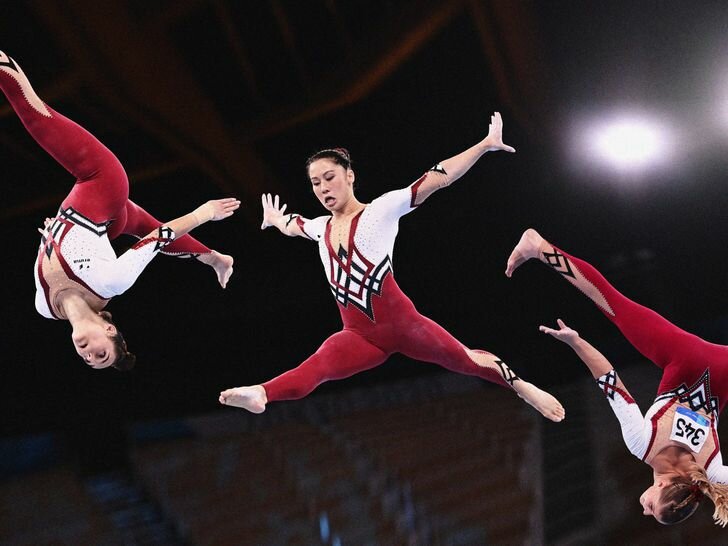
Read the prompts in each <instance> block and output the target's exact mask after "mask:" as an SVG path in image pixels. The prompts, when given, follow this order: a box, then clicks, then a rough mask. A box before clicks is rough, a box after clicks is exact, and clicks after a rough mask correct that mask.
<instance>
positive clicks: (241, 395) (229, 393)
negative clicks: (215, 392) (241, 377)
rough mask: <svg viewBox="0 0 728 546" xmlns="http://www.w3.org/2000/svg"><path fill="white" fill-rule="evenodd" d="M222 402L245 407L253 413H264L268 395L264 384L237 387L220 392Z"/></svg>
mask: <svg viewBox="0 0 728 546" xmlns="http://www.w3.org/2000/svg"><path fill="white" fill-rule="evenodd" d="M218 400H219V401H220V403H221V404H225V405H226V406H235V407H236V408H243V409H246V410H248V411H249V412H251V413H263V412H264V411H265V405H266V404H267V403H268V397H267V396H266V394H265V389H264V388H263V386H262V385H254V386H252V387H237V388H235V389H228V390H226V391H222V392H221V393H220V398H219V399H218Z"/></svg>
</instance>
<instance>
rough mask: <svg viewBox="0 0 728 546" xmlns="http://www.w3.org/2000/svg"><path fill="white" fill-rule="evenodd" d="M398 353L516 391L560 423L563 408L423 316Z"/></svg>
mask: <svg viewBox="0 0 728 546" xmlns="http://www.w3.org/2000/svg"><path fill="white" fill-rule="evenodd" d="M398 351H399V352H401V353H402V354H404V355H406V356H409V357H411V358H414V359H417V360H422V361H424V362H432V363H433V364H438V365H440V366H442V367H443V368H447V369H448V370H451V371H453V372H457V373H461V374H465V375H475V376H478V377H480V378H482V379H485V380H487V381H490V382H491V383H495V384H497V385H500V386H502V387H507V388H510V389H513V390H514V391H516V393H517V394H518V396H519V397H521V398H523V400H525V401H526V402H528V403H529V404H530V405H531V406H533V407H534V408H535V409H536V410H538V411H539V412H540V413H541V414H542V415H543V416H544V417H546V418H547V419H550V420H552V421H556V422H558V421H561V420H562V419H563V418H564V416H565V415H566V413H565V411H564V408H563V406H562V405H561V404H560V403H559V401H558V400H556V398H554V397H553V396H551V395H550V394H549V393H547V392H545V391H542V390H541V389H539V388H538V387H536V386H535V385H533V384H532V383H529V382H528V381H524V380H523V379H521V378H520V377H518V376H517V375H516V374H515V373H514V372H513V370H511V369H510V368H509V367H508V366H507V365H506V364H505V363H504V362H503V361H502V360H501V359H500V358H498V357H497V356H495V355H494V354H491V353H489V352H487V351H481V350H471V349H468V348H467V347H465V346H464V345H463V344H462V343H460V342H459V341H458V340H457V339H455V338H454V337H453V336H452V335H451V334H450V333H448V332H447V331H446V330H445V329H444V328H443V327H442V326H440V325H439V324H437V323H436V322H435V321H433V320H430V319H429V318H427V317H424V316H422V315H417V316H414V317H412V318H410V319H409V320H408V327H407V331H406V332H402V333H401V338H400V344H399V347H398Z"/></svg>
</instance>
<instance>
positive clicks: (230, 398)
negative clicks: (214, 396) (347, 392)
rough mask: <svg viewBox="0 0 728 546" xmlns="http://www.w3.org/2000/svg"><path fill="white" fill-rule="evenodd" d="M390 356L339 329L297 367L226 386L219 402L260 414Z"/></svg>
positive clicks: (351, 333) (365, 341)
mask: <svg viewBox="0 0 728 546" xmlns="http://www.w3.org/2000/svg"><path fill="white" fill-rule="evenodd" d="M388 356H389V355H388V354H387V353H385V352H384V351H382V350H381V349H379V348H378V347H376V346H374V345H372V344H371V343H370V342H369V341H367V340H366V339H364V338H363V337H362V336H360V335H359V334H355V333H354V332H352V331H351V330H342V331H341V332H337V333H335V334H334V335H332V336H331V337H330V338H328V339H327V340H326V341H324V343H323V344H322V345H321V347H319V349H318V350H317V351H316V352H315V353H314V354H313V355H311V356H310V357H309V358H308V359H307V360H305V361H304V362H303V363H302V364H300V365H299V366H298V367H297V368H294V369H292V370H289V371H287V372H285V373H283V374H281V375H279V376H278V377H276V378H274V379H271V380H270V381H267V382H266V383H263V384H262V385H253V386H250V387H238V388H234V389H228V390H225V391H222V392H221V393H220V398H219V400H220V403H221V404H225V405H228V406H236V407H239V408H243V409H246V410H248V411H250V412H252V413H262V412H263V411H265V406H266V404H267V403H268V402H275V401H278V400H298V399H299V398H303V397H304V396H306V395H308V394H309V393H310V392H311V391H313V390H314V389H315V388H316V387H318V386H319V385H320V384H321V383H323V382H324V381H330V380H332V379H344V378H346V377H351V376H352V375H354V374H356V373H359V372H363V371H364V370H368V369H370V368H374V367H376V366H379V365H380V364H381V363H382V362H384V361H385V360H386V359H387V357H388Z"/></svg>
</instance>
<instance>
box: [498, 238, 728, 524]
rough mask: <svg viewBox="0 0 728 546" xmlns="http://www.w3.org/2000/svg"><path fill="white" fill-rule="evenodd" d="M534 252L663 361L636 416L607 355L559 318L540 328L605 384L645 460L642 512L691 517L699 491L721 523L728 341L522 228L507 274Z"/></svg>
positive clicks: (726, 492) (725, 498) (727, 510)
mask: <svg viewBox="0 0 728 546" xmlns="http://www.w3.org/2000/svg"><path fill="white" fill-rule="evenodd" d="M530 258H538V259H539V260H540V261H542V262H543V263H545V264H547V265H549V266H551V267H552V268H553V269H554V270H555V271H557V272H558V273H560V274H561V275H562V276H563V277H564V278H565V279H566V280H567V281H569V282H570V283H571V284H573V285H574V286H576V288H578V289H579V290H580V291H581V292H583V293H584V294H585V295H586V296H587V297H588V298H589V299H591V300H592V301H593V302H594V303H595V304H596V305H597V307H599V309H601V310H602V312H603V313H604V314H605V315H606V316H607V318H609V320H611V321H612V322H613V323H614V324H615V325H616V326H617V328H619V330H620V331H621V332H622V334H623V335H624V336H625V337H626V338H627V340H628V341H629V342H630V343H631V344H632V345H633V346H634V347H635V348H636V349H637V350H638V351H639V352H640V353H642V354H643V355H644V356H645V357H646V358H648V359H649V360H651V361H652V362H654V363H655V364H656V365H657V366H659V367H660V368H662V380H661V381H660V385H659V387H658V389H657V398H656V399H655V402H654V403H653V404H652V407H650V409H649V410H648V411H647V413H646V415H645V416H644V417H643V416H642V413H641V412H640V409H639V407H638V406H637V404H636V403H635V401H634V399H633V398H632V396H630V394H629V392H628V391H627V388H626V387H625V386H624V383H622V380H621V379H620V378H619V375H617V372H616V371H615V370H614V368H613V367H612V365H611V364H610V363H609V361H608V360H607V359H606V358H605V357H604V356H603V355H602V354H601V353H599V351H597V350H596V349H595V348H594V347H593V346H591V345H590V344H589V343H587V342H586V341H584V340H583V339H581V338H580V337H579V334H578V333H577V332H576V331H574V330H572V329H571V328H569V327H568V326H567V325H566V324H564V322H563V321H561V320H559V321H558V329H555V328H548V327H546V326H541V327H540V329H541V331H542V332H545V333H547V334H550V335H552V336H553V337H555V338H556V339H558V340H560V341H563V342H564V343H566V344H568V345H569V346H570V347H571V348H572V349H574V351H575V352H576V354H577V355H578V356H579V357H580V358H581V359H582V360H583V361H584V363H585V364H586V365H587V367H588V368H589V371H591V373H592V375H593V376H594V378H595V379H596V381H597V385H598V386H599V388H600V389H601V390H602V391H603V392H604V394H605V395H606V397H607V400H608V401H609V405H610V406H611V407H612V410H613V411H614V413H615V415H616V416H617V419H618V420H619V424H620V426H621V428H622V436H623V437H624V442H625V444H626V445H627V448H628V449H629V450H630V452H631V453H632V454H633V455H635V456H636V457H637V458H639V459H640V460H642V461H644V462H645V463H647V464H648V465H650V466H651V467H652V470H653V480H654V481H653V484H652V485H651V486H650V487H648V488H647V489H646V490H645V492H644V493H643V494H642V496H641V497H640V504H642V507H643V513H644V514H645V515H647V516H654V517H655V519H656V520H657V521H659V522H660V523H664V524H673V523H679V522H681V521H684V520H685V519H687V518H688V517H690V516H691V515H692V514H693V513H694V512H695V510H697V508H698V505H699V504H700V501H701V499H702V498H703V497H708V498H709V499H711V500H712V501H713V503H714V504H715V512H714V514H713V518H714V519H715V521H716V523H718V524H719V525H722V526H723V527H725V525H726V523H728V486H727V485H724V484H728V467H726V466H723V457H722V456H721V453H720V445H719V441H718V432H717V428H716V427H717V424H718V415H719V414H720V412H721V411H722V410H723V407H724V406H725V404H726V401H728V346H725V345H716V344H714V343H709V342H707V341H705V340H703V339H701V338H699V337H697V336H695V335H693V334H690V333H688V332H686V331H684V330H681V329H680V328H678V327H677V326H675V325H674V324H672V323H670V322H669V321H667V320H666V319H665V318H663V317H662V316H660V315H658V314H657V313H655V312H654V311H652V310H651V309H648V308H646V307H643V306H642V305H639V304H638V303H635V302H634V301H632V300H630V299H628V298H626V297H625V296H623V295H622V294H621V293H619V292H618V291H617V290H616V289H615V288H614V287H613V286H612V285H611V284H609V283H608V282H607V280H606V279H605V278H604V277H603V276H602V275H601V274H600V273H599V272H598V271H597V270H596V269H595V268H594V267H592V266H591V265H590V264H588V263H586V262H585V261H583V260H580V259H579V258H575V257H573V256H571V255H569V254H567V253H566V252H564V251H562V250H561V249H559V248H557V247H555V246H553V245H552V244H551V243H549V242H548V241H546V240H545V239H543V237H541V236H540V235H539V234H538V232H536V231H535V230H533V229H528V230H526V231H525V232H524V234H523V236H522V237H521V240H520V241H519V243H518V244H517V245H516V247H515V249H514V250H513V253H512V254H511V256H510V258H509V259H508V264H507V267H506V275H507V276H508V277H510V276H511V275H512V274H513V271H514V270H515V269H516V268H517V267H518V266H520V265H521V264H522V263H523V262H525V261H526V260H528V259H530Z"/></svg>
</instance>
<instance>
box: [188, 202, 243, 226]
mask: <svg viewBox="0 0 728 546" xmlns="http://www.w3.org/2000/svg"><path fill="white" fill-rule="evenodd" d="M238 208H240V201H239V200H237V199H236V198H235V197H225V198H224V199H213V200H211V201H208V202H207V203H205V204H204V205H202V206H201V207H199V208H198V209H197V210H198V211H199V212H200V213H203V214H204V217H205V218H206V219H208V221H210V222H217V221H218V220H224V219H225V218H228V217H229V216H232V215H233V213H234V212H235V211H236V210H238Z"/></svg>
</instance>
